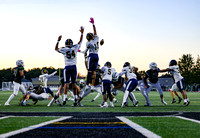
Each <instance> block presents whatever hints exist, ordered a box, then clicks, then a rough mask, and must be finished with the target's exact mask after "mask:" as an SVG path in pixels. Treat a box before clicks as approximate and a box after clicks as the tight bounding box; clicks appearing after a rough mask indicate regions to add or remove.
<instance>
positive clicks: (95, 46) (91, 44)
mask: <svg viewBox="0 0 200 138" xmlns="http://www.w3.org/2000/svg"><path fill="white" fill-rule="evenodd" d="M86 47H87V49H89V53H94V54H98V51H99V37H98V36H97V35H95V38H94V40H90V41H88V42H87V43H86Z"/></svg>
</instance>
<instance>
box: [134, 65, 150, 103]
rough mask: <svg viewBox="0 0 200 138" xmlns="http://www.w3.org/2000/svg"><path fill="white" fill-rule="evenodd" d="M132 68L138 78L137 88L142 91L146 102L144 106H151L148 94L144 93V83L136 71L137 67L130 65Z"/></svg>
mask: <svg viewBox="0 0 200 138" xmlns="http://www.w3.org/2000/svg"><path fill="white" fill-rule="evenodd" d="M132 70H133V71H134V73H135V75H136V76H137V80H138V85H137V87H138V88H139V90H140V91H141V92H142V95H143V96H144V98H145V100H146V104H145V105H144V106H152V104H151V102H150V100H149V96H148V95H147V93H146V89H145V85H144V82H143V80H142V77H141V75H140V74H139V73H138V72H137V71H138V68H137V67H134V66H133V67H132Z"/></svg>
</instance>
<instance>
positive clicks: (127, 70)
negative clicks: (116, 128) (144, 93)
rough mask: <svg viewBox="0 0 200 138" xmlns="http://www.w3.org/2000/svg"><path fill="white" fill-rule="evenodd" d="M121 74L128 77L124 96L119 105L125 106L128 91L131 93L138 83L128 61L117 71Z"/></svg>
mask: <svg viewBox="0 0 200 138" xmlns="http://www.w3.org/2000/svg"><path fill="white" fill-rule="evenodd" d="M123 74H125V77H126V78H127V79H128V82H127V84H126V88H125V92H124V97H123V101H122V105H121V107H124V106H125V103H126V100H127V98H128V95H129V93H131V92H132V91H133V90H134V89H135V88H136V86H137V85H138V81H137V76H136V75H135V73H134V72H133V70H132V68H131V64H130V63H129V62H125V63H124V66H123V69H122V72H121V73H119V76H122V75H123ZM133 95H134V94H133Z"/></svg>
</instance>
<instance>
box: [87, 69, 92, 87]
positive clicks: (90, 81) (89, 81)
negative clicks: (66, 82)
mask: <svg viewBox="0 0 200 138" xmlns="http://www.w3.org/2000/svg"><path fill="white" fill-rule="evenodd" d="M89 83H92V72H88V74H87V85H88V84H89Z"/></svg>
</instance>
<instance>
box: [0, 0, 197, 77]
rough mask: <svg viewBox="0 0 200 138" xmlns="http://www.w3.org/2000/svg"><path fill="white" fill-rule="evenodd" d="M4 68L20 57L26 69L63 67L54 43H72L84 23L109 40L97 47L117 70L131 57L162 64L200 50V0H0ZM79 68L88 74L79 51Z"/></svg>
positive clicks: (138, 62)
mask: <svg viewBox="0 0 200 138" xmlns="http://www.w3.org/2000/svg"><path fill="white" fill-rule="evenodd" d="M0 17H1V22H0V46H1V50H0V59H1V62H0V69H3V68H9V67H14V66H15V62H16V60H18V59H22V60H23V61H24V64H25V69H26V70H28V69H31V68H35V67H45V66H46V67H50V66H53V67H55V68H58V67H62V68H64V66H65V65H64V58H63V56H62V55H61V54H59V53H57V52H56V51H55V50H54V48H55V45H56V42H57V37H58V36H59V35H62V36H63V38H62V40H61V42H60V46H64V42H65V40H66V39H67V38H71V39H72V40H73V41H74V43H78V41H79V39H80V32H79V28H80V26H84V27H85V32H84V40H83V43H82V46H81V49H82V50H84V49H85V47H86V45H85V44H86V37H85V36H86V34H87V33H88V32H92V31H93V29H92V25H91V24H90V23H89V18H90V17H94V19H95V25H96V29H97V34H98V36H99V38H100V39H102V38H103V39H104V40H105V44H104V45H103V46H102V47H100V49H99V58H100V60H99V62H100V64H101V66H103V64H104V63H105V62H106V61H110V62H111V63H112V65H113V67H114V68H116V70H117V71H118V72H120V71H121V69H122V66H123V64H124V62H126V61H129V62H130V63H131V64H132V65H134V66H137V67H138V68H139V70H147V69H148V68H149V63H150V62H152V61H154V62H156V63H157V64H158V66H159V67H160V68H166V67H168V64H169V61H170V60H171V59H176V60H178V59H179V58H180V57H181V56H182V55H183V54H192V56H193V57H194V58H195V60H196V58H197V55H198V54H200V1H199V0H98V1H97V0H42V1H41V0H17V1H16V0H0ZM77 67H78V72H80V73H82V74H86V73H87V71H86V69H85V66H84V57H83V54H80V53H79V54H78V56H77Z"/></svg>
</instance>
